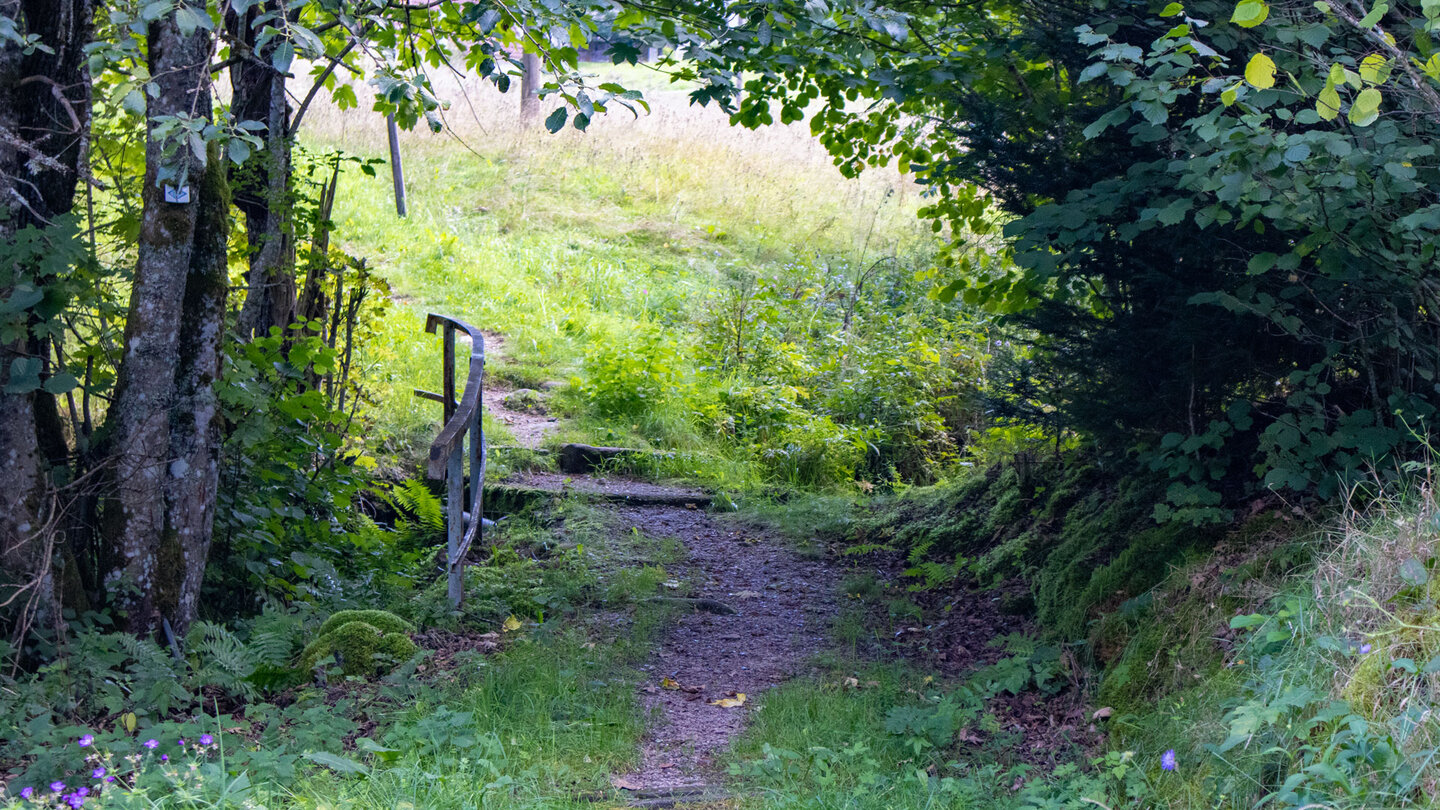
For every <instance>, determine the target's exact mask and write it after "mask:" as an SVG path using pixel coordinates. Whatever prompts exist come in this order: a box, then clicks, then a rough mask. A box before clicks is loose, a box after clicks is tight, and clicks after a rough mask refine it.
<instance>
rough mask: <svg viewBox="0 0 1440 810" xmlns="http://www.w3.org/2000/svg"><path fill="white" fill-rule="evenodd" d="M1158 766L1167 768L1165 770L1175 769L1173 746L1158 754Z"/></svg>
mask: <svg viewBox="0 0 1440 810" xmlns="http://www.w3.org/2000/svg"><path fill="white" fill-rule="evenodd" d="M1160 767H1161V769H1163V770H1167V771H1173V770H1175V749H1174V748H1171V749H1170V750H1169V751H1166V752H1165V753H1164V754H1161V755H1160Z"/></svg>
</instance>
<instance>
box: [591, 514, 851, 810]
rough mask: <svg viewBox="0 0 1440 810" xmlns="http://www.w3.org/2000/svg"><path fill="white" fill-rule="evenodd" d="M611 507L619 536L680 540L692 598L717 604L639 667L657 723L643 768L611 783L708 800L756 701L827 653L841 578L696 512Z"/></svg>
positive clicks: (767, 539)
mask: <svg viewBox="0 0 1440 810" xmlns="http://www.w3.org/2000/svg"><path fill="white" fill-rule="evenodd" d="M611 510H612V513H613V516H614V518H615V520H616V525H617V527H618V528H619V529H620V530H629V527H631V526H633V527H636V528H638V529H639V530H640V531H641V532H643V533H646V534H648V535H650V536H652V537H655V538H657V539H665V538H673V539H675V540H678V541H679V542H680V543H681V544H682V545H683V546H684V548H685V552H686V557H687V559H686V562H685V563H684V568H683V570H681V571H680V572H678V573H679V574H680V575H681V577H682V578H683V579H684V580H685V581H686V582H688V583H689V584H690V586H691V592H690V596H691V597H693V598H697V599H706V600H713V601H714V602H717V603H720V604H719V605H711V604H709V603H707V605H708V607H709V609H695V610H688V609H687V610H684V612H683V613H681V614H680V615H679V616H678V618H677V620H676V621H675V622H674V624H672V625H671V626H670V628H669V629H668V631H667V632H666V633H665V635H664V636H663V637H662V638H661V639H660V640H659V642H658V644H657V649H656V651H655V653H654V655H653V656H652V658H651V659H650V661H648V662H647V663H646V664H644V665H643V666H642V670H643V671H644V672H645V674H646V676H647V677H646V682H645V683H644V684H642V685H641V695H640V697H641V705H642V706H643V707H645V709H646V710H647V711H649V712H651V713H652V716H653V717H654V718H655V720H654V723H653V725H652V727H651V729H650V731H649V732H648V733H647V735H646V738H645V741H644V744H643V747H642V749H641V761H640V767H639V768H638V769H636V770H635V771H632V772H630V773H628V774H623V775H616V776H615V777H614V778H613V779H612V784H614V785H615V786H616V787H618V788H621V789H622V790H625V791H630V792H631V793H632V795H633V796H635V797H651V798H655V797H659V799H658V800H660V801H664V800H665V797H667V796H669V797H672V798H678V797H680V796H685V795H689V796H699V795H706V794H707V792H708V790H710V789H713V788H715V787H716V785H717V783H718V782H719V774H718V772H717V770H716V768H715V760H716V755H717V754H719V753H721V752H723V751H724V750H725V748H726V747H727V746H728V745H729V744H730V741H731V739H732V738H733V737H734V736H735V735H736V734H737V733H739V732H740V731H741V729H742V728H743V727H744V725H745V719H746V717H747V715H748V714H749V712H750V709H751V707H752V706H753V704H754V700H755V698H756V697H758V696H759V694H760V693H762V692H764V691H765V690H766V689H769V688H771V687H774V686H776V685H778V684H780V683H782V682H784V681H785V680H787V679H789V678H790V677H793V676H794V675H795V674H797V672H798V671H799V669H800V668H801V666H802V665H803V663H804V662H805V661H806V660H807V659H808V658H810V657H811V656H812V655H814V654H815V653H817V652H819V651H820V649H821V648H822V647H823V645H825V643H826V641H827V632H828V629H829V627H828V625H829V621H830V619H831V618H832V617H834V616H835V615H836V614H837V613H838V606H837V594H836V587H837V582H838V577H837V574H836V572H835V570H834V569H833V567H832V566H831V565H829V564H828V563H827V562H826V561H824V560H823V559H814V558H808V557H804V556H801V555H800V554H798V553H796V552H795V551H793V550H791V549H790V548H788V547H786V546H785V545H784V544H783V542H782V541H781V540H780V539H779V538H776V537H773V536H769V535H766V534H763V533H760V532H756V531H754V530H751V529H748V528H746V529H742V528H741V527H739V526H734V525H729V524H726V523H723V522H719V521H717V520H715V518H714V517H712V516H711V515H710V514H708V513H706V512H705V511H703V510H700V509H694V508H689V509H687V508H684V507H675V506H626V505H617V506H614V507H611ZM726 608H728V609H730V610H733V611H734V612H733V613H728V612H726ZM742 694H743V695H744V698H743V699H742V698H740V697H739V695H742ZM742 701H743V702H742Z"/></svg>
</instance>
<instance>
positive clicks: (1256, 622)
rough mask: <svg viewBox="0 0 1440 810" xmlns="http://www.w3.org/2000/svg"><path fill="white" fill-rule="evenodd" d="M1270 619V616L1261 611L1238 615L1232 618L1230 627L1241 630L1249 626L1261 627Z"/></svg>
mask: <svg viewBox="0 0 1440 810" xmlns="http://www.w3.org/2000/svg"><path fill="white" fill-rule="evenodd" d="M1269 619H1270V617H1269V616H1265V615H1263V614H1260V613H1251V614H1248V615H1246V616H1236V617H1234V618H1232V619H1231V620H1230V628H1231V629H1232V630H1241V629H1244V628H1248V627H1259V626H1260V625H1262V624H1264V623H1265V622H1266V621H1268V620H1269Z"/></svg>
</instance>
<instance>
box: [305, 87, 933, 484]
mask: <svg viewBox="0 0 1440 810" xmlns="http://www.w3.org/2000/svg"><path fill="white" fill-rule="evenodd" d="M601 68H603V66H597V69H601ZM627 71H628V72H627ZM621 72H622V73H626V75H625V76H624V77H623V78H624V79H625V80H627V81H632V83H638V84H641V85H645V89H646V90H647V92H648V93H649V94H650V96H651V98H652V103H653V105H654V110H655V112H654V114H653V115H651V116H646V117H642V118H641V119H639V120H622V117H621V115H614V116H609V117H608V119H607V120H603V121H598V122H596V125H595V126H594V127H593V128H592V130H591V131H590V132H589V133H585V134H581V133H574V132H566V133H562V134H560V135H555V136H551V135H548V134H546V133H544V132H543V130H541V129H538V128H526V127H523V126H521V125H520V124H519V123H518V122H517V121H516V120H515V118H514V114H513V111H511V110H509V109H508V105H510V104H512V103H513V99H510V98H503V97H498V96H496V95H495V94H494V93H493V92H490V93H485V92H483V91H480V90H478V89H477V88H475V87H474V86H465V87H463V88H462V87H461V86H459V85H457V86H455V87H453V88H450V91H451V93H452V97H455V98H459V97H460V96H461V93H462V90H463V92H465V93H468V94H469V104H458V105H457V106H456V107H455V108H453V109H452V111H451V113H450V117H451V124H452V125H453V126H455V133H454V134H453V135H450V136H443V137H437V136H430V135H428V134H423V133H416V134H409V135H406V136H405V139H404V147H403V151H404V155H405V161H406V164H405V168H406V175H407V181H408V188H409V208H410V213H409V216H408V217H407V218H405V219H400V218H398V217H396V215H395V213H394V209H393V201H392V199H391V195H392V190H391V184H390V178H389V176H388V172H387V171H386V170H385V168H386V167H384V166H383V165H382V166H380V167H378V168H379V171H378V173H377V176H376V177H373V178H368V177H365V176H364V175H362V174H361V173H359V172H357V171H351V172H350V173H348V174H347V175H346V176H345V177H344V178H343V179H342V181H341V192H340V194H339V202H338V204H337V210H336V212H335V216H334V220H335V222H336V224H337V227H338V232H337V240H338V243H339V244H341V245H342V246H343V247H344V249H345V250H346V251H347V252H349V253H352V254H354V255H357V256H360V257H363V258H364V259H365V260H366V261H368V262H369V263H370V265H371V266H372V267H374V268H376V270H377V271H378V273H379V274H380V275H381V276H382V277H383V278H384V279H385V280H386V281H387V282H388V283H389V284H390V286H391V288H392V290H393V299H394V301H395V305H394V306H392V307H391V308H390V310H389V313H388V314H387V315H386V316H385V318H384V320H383V321H382V322H381V323H379V324H377V325H375V328H374V334H373V335H372V336H371V337H370V338H369V339H368V340H366V341H365V342H364V346H363V348H362V350H361V352H360V356H359V360H360V363H361V366H362V368H363V370H364V378H365V380H366V382H367V385H368V388H369V391H370V393H371V395H372V400H373V404H372V407H371V409H370V412H369V416H370V417H371V419H372V420H373V422H374V424H375V426H376V430H375V434H376V437H377V438H378V439H379V440H381V441H382V442H384V443H385V445H386V447H387V448H388V449H390V450H392V451H394V452H396V453H399V454H401V455H406V454H409V455H411V456H413V455H414V453H415V451H414V449H413V448H414V447H416V446H417V445H423V443H424V442H425V440H426V439H427V437H429V436H430V435H431V434H433V432H434V430H435V425H436V422H437V411H438V409H437V408H436V407H435V406H434V404H433V403H429V402H426V401H423V400H417V399H415V398H414V397H413V396H412V395H411V393H410V390H411V389H412V388H426V389H428V390H436V389H435V388H434V387H433V386H436V385H438V376H439V372H438V365H439V350H438V340H437V339H436V338H435V337H433V336H430V335H426V334H424V332H423V329H422V321H423V313H425V312H429V311H433V312H441V313H445V314H449V315H453V316H456V317H460V318H464V319H466V320H468V321H470V322H471V323H473V324H475V325H477V326H480V327H481V328H483V329H485V330H487V331H489V332H491V333H495V334H498V335H501V336H503V343H501V344H498V345H497V346H496V347H495V348H492V351H491V354H492V355H493V357H492V360H491V362H490V363H489V368H488V373H489V376H490V379H491V381H492V384H497V383H498V384H511V385H517V386H528V387H536V386H539V385H542V384H544V383H546V382H549V381H559V382H562V383H567V384H568V387H567V388H562V389H561V390H560V391H558V392H556V393H555V394H554V396H553V397H552V406H553V407H554V409H555V410H556V411H557V412H558V413H559V414H560V415H561V416H562V417H565V420H564V423H563V424H562V426H561V428H560V430H559V432H558V434H557V435H556V437H555V438H554V439H553V440H552V441H554V442H560V441H566V440H583V441H601V442H606V443H613V444H628V445H635V446H641V447H659V448H664V449H667V450H678V451H681V455H680V456H677V457H675V458H673V459H672V462H671V463H668V464H662V465H660V467H658V468H656V469H650V470H646V471H644V472H646V473H648V474H651V475H654V476H657V477H680V478H689V479H700V480H704V481H707V482H710V483H712V484H714V485H716V486H717V487H720V488H729V489H743V488H750V489H753V488H755V487H756V486H758V484H759V483H760V479H761V471H760V467H761V466H763V465H761V464H759V463H758V462H757V460H756V457H755V453H754V452H753V451H751V450H749V449H746V448H743V447H737V445H736V443H735V442H734V441H733V440H732V439H730V438H727V436H726V435H725V434H724V431H723V430H719V431H717V430H716V428H715V425H717V424H721V423H723V422H724V419H723V417H724V413H723V411H724V408H723V407H722V406H719V405H717V402H716V396H717V392H718V391H719V390H720V389H722V388H725V387H727V386H735V385H739V386H745V385H751V384H753V383H754V382H755V381H754V379H752V377H753V375H748V374H742V375H739V376H736V375H735V374H733V373H730V372H725V371H723V370H720V369H716V368H712V367H710V366H707V365H706V364H707V363H712V362H713V360H712V359H710V355H711V354H713V350H711V349H707V348H705V347H704V346H703V344H704V342H705V341H706V340H709V339H713V338H714V337H715V336H716V335H717V334H719V332H718V331H717V330H718V329H721V328H723V326H724V323H723V322H722V321H721V320H717V319H718V318H721V317H722V316H724V313H725V312H726V311H727V310H726V309H725V308H726V307H727V306H729V303H727V302H732V301H733V290H735V289H739V288H743V287H745V286H746V285H752V284H753V280H754V279H757V278H765V279H772V280H774V282H775V283H776V284H779V285H781V286H782V287H785V285H788V287H786V289H789V292H787V293H786V294H787V295H792V296H793V297H794V301H795V304H793V305H787V306H790V308H791V309H793V310H794V313H782V320H783V321H784V323H785V324H788V325H786V326H785V329H784V331H783V332H777V333H775V334H774V335H770V336H761V337H760V338H757V341H759V342H757V347H758V348H759V349H763V350H764V351H779V352H782V353H784V352H790V353H792V354H793V353H795V352H797V351H801V350H803V351H808V352H816V353H817V356H819V357H828V356H833V354H834V352H833V349H832V348H830V347H829V346H823V347H820V346H817V347H816V348H806V347H800V346H797V345H795V341H797V339H799V337H800V336H804V340H806V341H809V340H810V339H811V338H810V337H809V332H807V331H806V330H813V331H814V334H815V335H816V336H818V337H819V338H822V339H824V340H829V338H827V337H826V332H827V331H828V330H831V329H836V328H838V326H839V315H840V314H841V311H840V309H837V307H842V308H843V306H846V303H845V301H844V300H843V299H844V293H843V291H844V290H845V289H846V285H847V284H850V285H853V284H854V283H855V282H856V281H857V280H858V279H859V276H860V274H861V273H862V271H864V270H865V269H866V268H867V267H868V266H869V265H871V264H872V263H874V262H875V261H876V260H877V259H880V258H883V257H894V258H896V259H897V260H898V264H897V265H896V266H895V267H894V268H892V270H893V274H894V275H895V277H896V278H897V279H899V278H906V279H908V277H909V274H910V273H912V272H914V271H915V270H919V269H923V268H924V263H925V262H926V261H927V260H928V257H929V256H930V255H931V253H932V251H933V249H934V247H933V246H934V241H933V236H932V235H931V234H930V233H929V232H928V230H927V229H926V228H924V227H923V223H922V222H921V221H920V220H918V219H917V218H916V216H915V211H916V209H917V208H918V206H919V204H920V199H919V196H918V193H917V189H916V188H915V187H913V186H910V185H909V184H907V183H905V182H904V181H902V180H901V179H900V178H899V176H898V175H896V174H894V173H893V172H891V171H884V170H879V169H877V170H875V171H873V172H871V173H870V174H869V175H868V176H866V177H863V178H861V179H860V180H853V181H852V180H846V179H844V178H842V177H841V176H840V175H839V173H838V171H837V170H835V169H834V168H833V166H831V165H830V162H829V158H828V157H827V156H826V155H825V154H824V153H823V150H822V149H820V147H819V146H818V145H817V144H815V143H814V142H813V141H812V140H811V139H810V138H809V136H808V133H807V132H805V131H804V128H803V127H773V128H769V129H767V130H764V131H760V132H749V131H745V130H734V129H731V128H729V127H728V126H727V124H726V123H725V118H724V116H723V115H722V114H719V113H718V111H715V110H710V109H699V108H694V109H692V108H690V107H689V106H688V104H687V103H686V100H685V98H684V95H683V93H681V92H677V91H675V90H673V89H669V88H668V87H666V86H665V82H664V81H663V79H664V77H658V76H656V75H654V74H653V71H649V70H645V69H639V68H629V69H626V70H625V71H621ZM632 74H633V75H632ZM647 82H648V84H646V83H647ZM470 105H473V106H474V107H475V108H476V109H477V111H478V118H475V119H472V118H470V117H467V116H468V112H466V111H467V110H468V109H469V107H470ZM623 117H624V118H626V119H628V118H629V116H628V114H627V115H624V116H623ZM311 122H312V126H313V127H314V129H313V130H312V132H311V134H310V136H309V139H310V143H311V144H313V145H317V146H333V145H339V146H342V147H343V148H344V149H346V150H349V151H352V152H358V153H360V154H362V155H366V156H372V155H378V154H381V145H382V143H383V141H382V140H381V139H380V138H379V137H378V131H377V130H376V128H375V127H374V126H373V123H374V122H370V121H369V120H368V118H360V117H356V116H353V115H352V116H348V117H346V116H341V115H339V114H338V113H336V111H333V110H322V111H317V112H316V113H313V114H312V116H311ZM887 266H888V265H887ZM892 270H887V271H886V272H892ZM882 281H884V274H881V276H878V277H875V278H872V279H871V280H870V284H871V287H872V288H874V290H872V292H871V293H867V294H873V295H877V296H881V297H883V296H885V295H892V296H893V292H887V291H886V290H888V288H885V289H881V288H882V287H883V286H884V285H888V284H890V283H891V282H890V281H884V285H882ZM906 283H911V282H906ZM927 283H928V282H927ZM737 285H739V287H737ZM922 286H923V285H922ZM917 289H920V288H917ZM875 290H878V292H877V291H875ZM867 300H868V299H867ZM877 300H879V299H877ZM907 306H908V305H907ZM862 309H863V307H862ZM760 316H761V317H762V318H771V317H773V316H771V315H765V314H764V313H760ZM725 317H728V316H725ZM735 317H736V318H739V319H740V320H736V321H734V322H735V323H749V320H747V319H749V318H753V317H754V315H744V316H739V315H737V316H735ZM797 317H804V318H806V319H807V322H799V321H795V320H793V319H794V318H797ZM817 317H818V320H817ZM755 323H756V324H758V325H760V326H762V327H764V328H765V329H769V330H770V332H775V329H774V328H772V326H765V322H763V321H755ZM742 328H743V327H742ZM858 331H859V330H858V327H857V332H858ZM888 331H891V332H893V331H894V329H893V328H889V329H888ZM645 335H659V336H663V340H662V341H661V342H660V343H657V344H655V345H653V346H649V344H646V343H645V341H644V340H643V339H642V337H643V336H645ZM848 339H852V340H853V339H854V338H853V337H851V338H848ZM647 346H649V348H646V347H647ZM745 348H748V347H745ZM916 350H917V351H921V352H922V353H923V352H933V350H932V349H930V348H929V347H928V344H926V345H923V346H920V347H919V348H917V349H916ZM786 362H790V361H786ZM807 362H809V363H813V361H801V363H802V366H803V365H804V363H807ZM927 362H934V361H927ZM807 373H812V372H809V371H806V370H804V369H803V368H802V369H801V370H800V371H799V372H797V371H793V370H792V371H785V372H782V373H781V379H780V380H772V379H766V380H762V382H765V383H766V384H770V383H771V382H779V381H783V378H784V377H785V376H787V375H788V376H789V377H792V378H794V380H795V381H799V380H800V375H803V374H807ZM827 373H830V372H827ZM833 373H835V374H837V375H846V374H853V373H854V372H853V371H852V372H846V371H844V370H838V371H836V372H833ZM861 373H863V372H861ZM801 384H804V383H803V382H802V383H801ZM607 386H608V387H607ZM635 390H639V391H641V392H642V395H641V398H640V399H639V400H635V399H633V398H632V399H627V398H626V397H630V396H631V395H632V393H633V391H635ZM617 397H619V398H618V399H617ZM812 407H813V406H812ZM861 410H863V408H861ZM497 436H503V431H497ZM837 446H838V445H837ZM404 448H410V449H409V450H404Z"/></svg>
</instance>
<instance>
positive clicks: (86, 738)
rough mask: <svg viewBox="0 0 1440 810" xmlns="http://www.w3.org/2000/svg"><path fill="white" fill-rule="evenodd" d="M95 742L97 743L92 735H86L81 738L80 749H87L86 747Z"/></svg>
mask: <svg viewBox="0 0 1440 810" xmlns="http://www.w3.org/2000/svg"><path fill="white" fill-rule="evenodd" d="M93 742H95V736H94V735H92V734H86V735H84V736H82V737H81V738H80V743H79V744H80V747H81V748H85V747H86V746H88V745H90V743H93Z"/></svg>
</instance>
